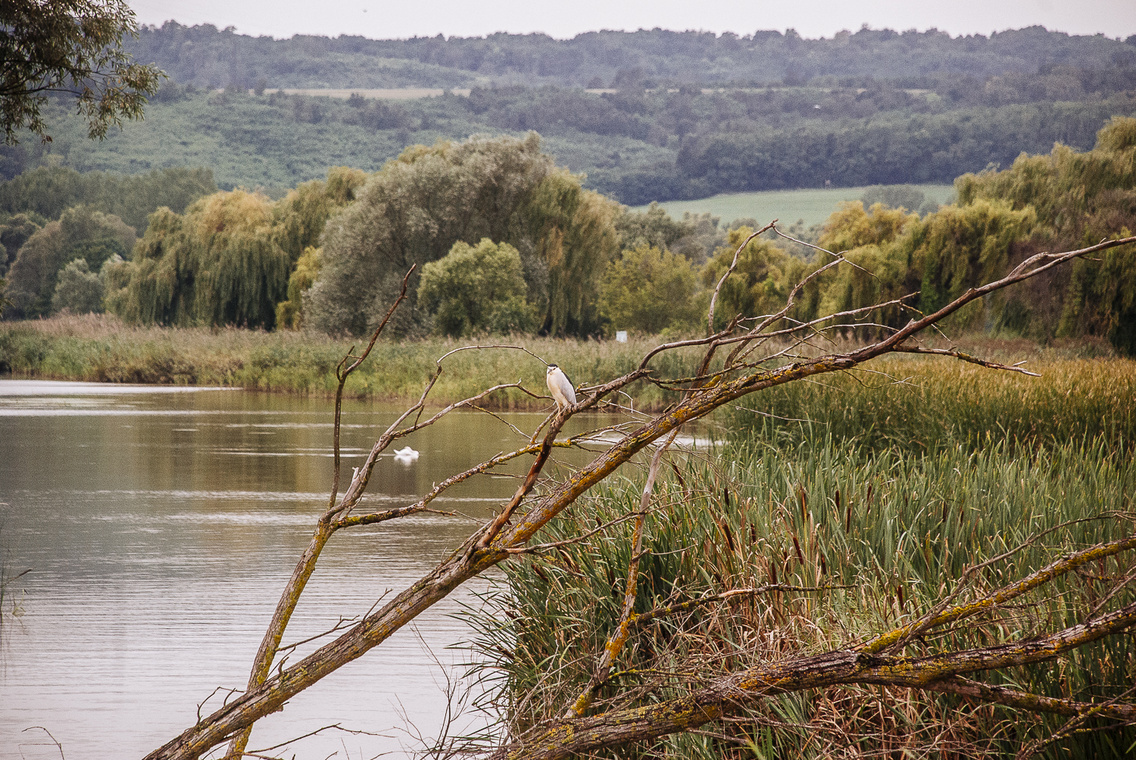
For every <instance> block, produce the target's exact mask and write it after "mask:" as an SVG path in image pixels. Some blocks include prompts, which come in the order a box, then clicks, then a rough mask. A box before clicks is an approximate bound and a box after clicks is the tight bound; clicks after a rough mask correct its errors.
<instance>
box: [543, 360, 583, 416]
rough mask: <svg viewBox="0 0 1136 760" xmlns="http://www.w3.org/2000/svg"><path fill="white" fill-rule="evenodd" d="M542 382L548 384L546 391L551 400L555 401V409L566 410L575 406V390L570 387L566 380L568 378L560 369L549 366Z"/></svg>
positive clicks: (570, 384) (553, 365) (568, 381)
mask: <svg viewBox="0 0 1136 760" xmlns="http://www.w3.org/2000/svg"><path fill="white" fill-rule="evenodd" d="M544 382H545V383H547V384H548V390H549V391H550V392H551V393H552V398H553V399H555V400H556V408H557V409H561V408H564V409H567V408H568V407H570V406H574V405H575V403H576V389H575V388H573V387H572V381H571V380H569V379H568V376H567V375H565V374H564V370H562V369H560V367H557V366H556V365H555V364H549V365H548V371H547V372H545V373H544Z"/></svg>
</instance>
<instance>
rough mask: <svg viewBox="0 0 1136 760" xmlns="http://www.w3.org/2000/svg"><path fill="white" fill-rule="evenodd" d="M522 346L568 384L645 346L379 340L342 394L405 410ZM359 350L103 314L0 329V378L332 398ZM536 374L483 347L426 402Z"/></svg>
mask: <svg viewBox="0 0 1136 760" xmlns="http://www.w3.org/2000/svg"><path fill="white" fill-rule="evenodd" d="M478 343H480V344H482V345H486V346H492V345H497V346H500V345H511V346H516V345H521V346H524V347H525V348H527V349H528V350H529V351H531V352H532V353H534V354H536V355H537V356H539V357H541V358H542V359H543V360H545V361H548V362H552V363H556V364H559V365H560V366H562V367H564V369H565V370H566V371H567V372H568V374H569V376H570V377H571V378H572V380H573V381H574V382H575V383H577V384H590V383H598V382H604V381H606V380H609V379H611V378H613V377H617V376H619V375H620V374H623V373H626V372H629V371H631V370H632V369H634V368H635V367H637V366H638V364H639V361H640V359H641V357H642V355H643V354H644V353H645V352H646V351H647V350H648V349H649V348H650V347H651V346H653V345H654V343H653V342H651V341H648V340H646V339H632V340H631V341H629V342H627V343H616V342H614V341H602V342H597V341H576V340H556V339H548V338H531V337H527V336H526V337H504V338H501V337H495V338H486V339H482V340H480V341H463V342H459V341H453V340H445V339H426V340H415V341H389V340H380V341H379V342H378V343H377V344H376V345H375V349H374V351H373V352H372V354H371V357H370V358H369V360H368V361H367V362H366V363H365V364H363V365H362V366H361V367H360V368H359V370H358V371H357V372H356V373H355V374H353V375H352V377H351V380H350V382H349V383H348V386H347V393H348V394H349V395H351V396H354V397H358V398H374V399H383V400H393V401H411V400H415V399H417V398H418V397H419V395H420V394H421V393H422V390H423V388H424V387H425V384H426V381H427V380H428V379H429V377H430V376H431V375H432V373H433V372H434V370H435V368H436V361H437V360H438V359H439V358H440V357H442V356H443V355H444V354H446V353H447V352H450V351H453V350H454V349H456V348H459V347H461V346H469V345H477V344H478ZM365 345H366V341H365V340H361V339H344V338H339V339H337V338H331V337H328V336H326V335H321V334H314V333H304V332H298V333H297V332H286V331H278V332H271V333H269V332H263V331H256V330H242V329H237V328H224V329H208V328H166V327H139V326H131V325H126V324H124V323H122V322H120V321H119V320H117V319H115V318H113V317H110V316H105V315H86V316H82V317H74V316H62V317H53V318H51V319H46V320H40V321H28V322H18V323H6V324H0V373H6V374H11V375H14V376H20V377H36V378H45V379H58V380H79V381H87V382H114V383H156V384H174V385H202V386H205V385H222V386H236V387H243V388H249V389H255V390H264V391H274V392H283V393H299V394H308V395H317V396H319V395H333V394H334V393H335V386H336V379H335V367H336V365H337V364H338V363H339V361H340V360H341V359H342V358H343V357H344V356H345V355H346V354H347V353H348V352H349V351H351V350H352V349H354V350H355V351H360V350H362V348H363V347H364V346H365ZM654 366H656V367H657V368H658V369H659V370H660V372H663V373H667V374H669V375H670V376H683V375H689V374H691V373H692V372H693V370H694V367H695V366H696V360H695V359H694V358H693V354H687V355H676V356H666V357H660V358H659V359H658V360H656V362H655V364H654ZM544 369H545V368H544V364H543V363H541V361H540V360H538V359H537V358H534V357H533V356H530V355H529V354H526V353H524V352H523V351H518V350H515V349H506V348H486V349H484V350H480V351H461V352H458V353H454V354H451V355H450V356H449V357H448V358H447V359H446V360H445V362H444V369H443V372H442V375H441V377H440V378H439V380H438V383H437V385H436V386H435V387H434V389H433V391H432V393H431V396H430V398H431V400H432V401H433V402H435V403H439V404H442V403H448V402H452V401H457V400H459V399H462V398H466V397H468V396H472V395H474V394H476V393H478V392H480V391H482V390H484V389H485V388H487V387H490V386H493V385H497V384H501V383H510V382H517V381H520V382H523V383H524V385H525V387H527V388H529V389H530V390H532V391H534V392H536V393H544V392H545V391H544ZM631 393H632V400H633V401H634V402H635V403H636V405H637V406H640V407H644V408H657V407H659V406H662V405H664V404H665V403H667V402H668V401H669V400H670V398H672V397H673V394H669V392H667V391H663V390H660V389H659V388H657V387H655V386H653V385H650V384H648V383H638V384H637V385H636V386H635V387H634V388H632V389H631ZM547 404H548V401H547V399H543V400H541V399H533V398H531V397H530V396H527V395H525V394H523V393H521V392H519V391H507V392H502V393H500V394H498V395H497V396H496V397H495V398H493V399H491V400H490V402H489V405H494V406H497V407H500V408H532V407H540V406H546V405H547Z"/></svg>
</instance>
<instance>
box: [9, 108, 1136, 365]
mask: <svg viewBox="0 0 1136 760" xmlns="http://www.w3.org/2000/svg"><path fill="white" fill-rule="evenodd" d="M540 145H541V144H540V139H539V137H538V136H537V135H535V134H533V133H530V134H529V135H528V136H527V137H525V138H524V139H514V138H511V137H501V138H489V137H475V138H470V139H469V140H466V141H464V142H461V143H449V142H442V143H438V144H436V145H434V146H432V147H425V146H417V147H415V148H412V149H408V150H407V151H406V152H404V153H403V155H402V156H400V158H399V159H398V160H397V161H393V162H390V163H388V164H387V165H386V166H385V167H384V168H383V169H382V170H381V171H379V172H376V173H374V174H371V175H367V174H366V173H364V172H362V171H359V170H355V169H346V168H337V169H333V170H331V171H330V172H329V173H328V176H327V178H326V179H325V180H313V181H311V182H307V183H304V184H302V185H300V186H298V187H297V188H295V189H294V190H292V191H290V192H289V193H288V194H287V195H286V196H284V197H283V198H282V199H280V200H278V201H272V200H271V199H269V198H268V197H266V196H265V195H263V194H260V193H254V192H248V191H245V190H234V191H222V192H217V193H213V194H210V195H206V196H204V197H201V198H199V199H198V200H196V201H193V202H192V203H191V204H190V205H189V206H188V207H187V208H186V210H185V211H184V213H181V214H179V213H176V212H174V211H173V210H171V209H168V208H161V209H158V210H157V211H155V212H154V213H153V214H151V215H150V218H149V223H148V225H147V227H146V230H145V232H144V234H142V235H141V237H140V239H138V241H137V244H134V242H133V241H134V235H135V230H134V228H132V227H130V226H129V225H126V224H125V223H124V222H123V221H122V219H121V218H120V217H118V216H117V215H115V214H112V213H104V212H101V211H96V210H94V209H93V208H92V207H91V206H87V205H81V206H76V207H72V208H70V209H68V210H66V211H64V212H63V213H62V215H61V216H60V219H59V220H58V221H55V222H48V223H46V224H44V225H43V226H42V227H39V226H38V224H37V222H36V221H35V219H33V218H32V217H31V216H29V215H27V214H21V215H17V216H14V217H11V218H9V220H8V222H7V224H6V225H5V226H4V228H3V230H0V237H3V236H4V235H6V236H8V237H9V238H11V240H12V242H11V244H10V245H9V246H8V247H6V249H5V250H6V251H9V255H10V250H11V249H12V248H15V249H16V255H15V258H14V260H13V261H12V262H11V265H10V267H9V268H8V271H7V273H6V276H7V281H8V282H7V287H6V289H5V292H4V295H5V298H6V299H7V301H8V306H7V308H6V310H5V315H6V316H7V317H8V318H11V317H25V318H26V317H37V316H45V315H48V314H50V313H53V312H54V311H59V310H64V309H69V310H71V311H82V310H85V309H87V308H90V306H89V304H91V303H98V301H99V299H98V297H97V295H92V294H94V293H97V292H98V291H99V290H100V289H101V292H102V294H103V295H102V299H101V308H105V309H106V310H108V311H110V312H112V313H115V314H117V315H118V316H120V317H122V318H124V319H126V320H127V321H128V322H131V323H138V324H166V325H177V326H217V327H220V326H230V325H233V326H240V327H254V328H263V329H272V328H275V327H291V328H297V327H304V328H308V329H316V330H318V331H321V332H327V333H331V334H337V333H350V334H353V335H361V334H364V333H366V332H367V331H369V330H370V329H372V328H373V327H374V326H375V325H376V324H377V322H378V320H379V319H380V318H381V316H382V314H383V312H384V311H385V306H384V304H386V303H389V302H390V301H391V299H392V298H393V295H394V293H395V292H397V290H398V288H399V287H400V283H401V282H402V278H403V276H404V275H406V273H407V272H411V276H410V281H409V283H410V289H409V292H408V303H407V304H406V306H405V307H404V309H402V310H400V312H399V313H398V314H397V315H396V319H395V322H394V323H392V325H391V331H392V333H393V334H396V335H398V336H399V337H402V338H420V337H424V336H426V335H428V334H431V333H434V334H448V335H451V336H453V337H469V336H472V335H474V334H479V333H485V332H493V331H514V332H518V333H528V334H534V333H535V334H539V335H548V336H552V337H576V338H589V337H596V336H603V335H606V336H609V337H610V336H611V335H612V334H614V333H615V332H617V331H620V330H625V331H629V332H633V333H638V334H641V335H644V334H652V333H660V334H663V335H672V336H673V335H690V334H697V333H699V332H700V331H701V330H703V329H705V328H704V327H702V326H701V325H700V324H699V320H698V318H697V316H696V315H697V314H699V313H702V312H703V311H704V308H705V305H704V304H705V302H706V301H707V300H708V299H709V294H710V291H711V289H712V288H713V287H714V284H715V283H716V282H717V281H718V280H719V278H720V277H721V276H722V275H723V274H724V273H725V272H726V271H727V270H728V269H730V268H731V266H733V269H732V274H731V276H730V278H729V279H728V281H727V282H726V283H725V284H724V286H723V287H722V289H721V306H722V308H720V309H719V310H718V311H717V316H718V323H717V324H715V328H718V327H721V326H722V325H724V324H725V322H726V321H727V320H728V319H730V317H731V316H732V315H734V314H740V313H768V311H769V310H770V309H772V308H773V305H774V304H777V303H781V302H783V300H784V298H785V296H786V295H787V294H788V293H789V292H790V291H791V290H792V289H793V288H794V287H795V286H796V285H797V284H798V283H802V282H806V281H807V282H808V285H807V287H806V288H805V291H804V293H803V294H802V298H801V299H799V301H798V302H797V303H796V304H794V306H793V308H792V314H791V316H792V317H793V318H795V319H798V320H801V321H808V320H810V319H813V318H815V317H816V316H817V315H819V314H822V313H837V312H840V313H847V316H845V317H841V318H840V319H841V320H843V321H844V322H846V323H848V324H849V325H851V324H852V323H854V322H855V321H856V319H857V318H855V317H854V316H853V315H854V313H855V310H856V309H859V308H861V307H864V306H866V305H868V304H872V303H876V302H881V303H882V302H887V304H886V305H885V306H883V307H882V308H881V309H880V310H878V311H877V312H876V313H875V314H874V315H873V322H874V325H875V327H874V329H875V330H876V334H882V331H886V330H888V329H894V328H897V327H899V326H901V325H902V324H904V323H905V322H906V321H907V320H908V319H910V318H911V316H912V315H914V314H917V313H929V312H932V311H934V310H936V309H938V308H939V307H940V306H941V305H942V304H944V303H946V302H947V301H949V300H951V299H953V298H955V297H957V296H958V295H959V294H961V293H963V292H965V291H966V290H967V289H968V288H971V287H974V286H975V285H977V284H978V283H980V282H982V281H984V280H985V279H988V278H989V277H991V276H992V275H993V274H994V273H995V272H998V271H1004V270H1005V269H1006V268H1007V267H1010V266H1013V265H1015V264H1016V263H1018V262H1020V261H1022V260H1024V259H1026V258H1028V257H1029V256H1030V255H1032V254H1034V253H1036V252H1038V251H1041V250H1054V249H1057V248H1073V247H1077V246H1081V245H1086V244H1089V243H1091V242H1093V241H1096V240H1100V239H1102V238H1104V237H1107V236H1109V235H1114V234H1115V235H1126V234H1128V233H1129V231H1130V230H1131V229H1132V228H1133V226H1134V223H1133V219H1134V218H1136V208H1134V207H1133V197H1134V195H1133V193H1134V192H1136V191H1134V190H1133V189H1132V188H1133V185H1134V183H1136V119H1131V118H1117V119H1114V120H1112V121H1110V122H1109V124H1108V125H1107V126H1106V127H1105V128H1104V129H1102V130H1101V131H1100V133H1099V135H1098V138H1097V146H1096V147H1095V148H1094V149H1093V150H1091V151H1088V152H1084V153H1079V152H1077V151H1074V150H1072V149H1071V148H1068V147H1066V146H1062V145H1058V146H1056V147H1055V148H1054V149H1053V151H1052V152H1051V153H1050V154H1048V155H1044V156H1025V155H1023V156H1021V157H1019V158H1018V159H1017V160H1016V161H1015V162H1014V164H1013V166H1011V167H1010V168H1009V169H1007V170H1005V171H1001V172H998V171H986V172H982V173H979V174H967V175H963V176H962V177H960V178H958V180H957V181H956V184H955V188H956V193H957V200H956V202H955V203H953V204H949V205H946V206H942V207H937V208H926V209H923V213H922V214H920V213H918V212H916V211H909V210H907V208H906V207H905V205H903V204H904V203H905V202H906V201H903V200H895V201H892V200H890V199H889V196H888V195H887V194H886V193H881V194H880V197H881V200H880V201H879V202H875V203H871V204H870V205H868V206H867V207H865V204H864V203H863V202H859V203H851V204H846V205H844V206H843V207H842V208H841V209H840V210H838V211H837V212H836V213H834V214H833V215H832V216H830V217H829V219H828V221H827V222H826V223H825V224H824V225H823V226H822V227H820V228H819V229H818V228H809V229H804V228H799V229H798V228H792V227H790V228H789V232H791V233H792V236H797V237H795V238H793V237H792V236H785V235H782V234H780V233H781V230H772V231H768V232H767V234H766V235H765V236H763V237H760V238H753V237H751V234H752V233H753V232H754V230H755V228H757V226H758V222H757V221H756V220H753V219H748V220H735V221H734V222H733V223H732V224H730V225H729V227H728V228H726V229H723V228H722V226H721V225H720V223H719V220H716V219H712V218H709V217H697V218H695V217H687V218H685V219H684V220H682V221H675V220H672V219H670V218H669V217H668V216H667V215H666V213H665V212H663V211H662V210H661V209H660V208H658V207H651V208H649V209H648V210H647V211H644V212H635V211H630V210H628V209H627V208H626V207H623V206H620V205H619V204H616V203H615V202H613V201H612V200H611V199H609V198H606V197H604V196H602V195H600V194H599V193H596V192H594V191H591V190H587V189H586V188H584V187H583V186H582V184H581V182H580V178H579V177H577V176H575V175H572V174H570V173H568V172H566V171H564V170H563V169H561V168H557V167H556V166H555V164H554V163H553V161H552V159H551V158H550V157H549V156H548V155H547V154H545V153H543V152H542V151H541V149H540ZM49 174H50V173H49V172H43V173H42V177H41V179H46V178H47V177H48V176H49ZM155 179H167V180H169V181H170V182H172V183H173V185H174V186H176V187H181V186H182V185H184V183H185V181H186V180H187V179H189V178H187V177H183V176H181V175H177V176H172V175H171V176H170V177H168V178H155ZM913 197H915V196H913ZM893 202H894V203H895V204H897V205H891V204H892V203H893ZM463 246H464V247H463ZM470 246H478V248H477V250H484V251H490V250H492V251H493V252H494V253H493V256H497V257H500V256H502V255H505V254H503V253H502V251H511V253H508V256H514V254H515V258H516V259H517V261H516V262H513V264H516V266H514V265H513V264H509V265H507V266H506V265H505V264H501V266H504V267H505V269H507V270H508V271H510V272H512V273H513V276H514V279H516V282H513V283H511V284H510V285H509V287H507V288H505V287H503V288H485V287H483V286H480V285H478V284H477V282H478V279H477V278H478V276H479V270H480V266H474V267H470V266H465V265H459V264H460V262H459V261H458V260H459V259H461V258H462V257H463V256H465V257H467V258H468V254H467V253H463V251H465V250H466V249H467V248H469V247H470ZM483 246H490V248H483ZM810 246H811V247H810ZM817 246H819V248H818V247H817ZM820 249H824V250H820ZM837 252H840V254H841V255H843V256H845V257H846V258H847V259H848V261H850V262H852V263H853V264H854V266H852V267H845V268H841V269H839V270H834V271H826V272H824V273H823V274H821V275H820V276H818V277H815V278H813V277H811V274H812V273H813V272H817V271H819V270H820V269H821V268H822V267H824V266H825V265H826V264H827V263H828V262H829V261H830V260H831V257H832V256H834V255H836V254H837ZM487 255H488V254H487ZM735 257H736V258H735ZM79 259H82V260H83V261H85V262H86V269H85V270H84V269H83V268H82V267H81V266H79V265H76V266H74V267H72V268H71V269H70V270H68V275H67V277H66V278H65V279H66V283H64V282H62V281H61V273H62V272H63V271H64V269H66V268H67V267H68V266H69V265H71V264H73V263H74V262H76V261H77V260H79ZM502 261H504V260H503V259H502ZM510 261H512V259H510ZM496 266H497V265H493V267H496ZM1134 267H1136V259H1134V258H1133V256H1132V252H1131V251H1130V250H1127V249H1125V248H1117V249H1112V250H1109V251H1107V252H1106V253H1105V254H1104V255H1103V256H1102V258H1101V259H1099V260H1092V261H1078V262H1076V264H1075V265H1074V266H1073V267H1071V268H1069V269H1067V270H1063V271H1062V272H1060V273H1057V274H1054V275H1052V276H1047V277H1044V278H1039V279H1038V280H1036V281H1034V282H1031V284H1030V286H1029V287H1028V288H1024V289H1017V290H1013V291H1010V292H1007V293H1005V294H998V295H996V296H991V297H990V298H986V299H983V301H982V302H981V303H974V304H971V305H970V306H968V307H967V308H966V309H964V310H963V311H961V312H959V313H958V314H955V315H952V316H951V318H950V319H949V320H948V326H950V327H953V328H958V329H962V330H965V331H971V332H977V331H986V332H988V333H991V334H995V335H999V336H1002V337H1015V336H1019V337H1025V338H1028V339H1031V340H1035V341H1038V342H1042V343H1045V342H1049V341H1052V340H1054V339H1085V338H1087V339H1098V338H1104V339H1107V340H1108V341H1110V342H1111V343H1112V345H1113V346H1115V347H1116V348H1117V349H1118V350H1120V351H1122V352H1126V353H1132V352H1134V351H1136V285H1134V283H1136V269H1134ZM426 269H429V271H430V272H431V274H430V276H429V277H428V278H427V280H429V284H428V287H427V291H428V293H427V296H428V297H427V298H425V299H424V300H423V301H422V302H421V303H419V290H420V287H421V279H420V278H421V277H422V276H423V273H424V272H425V271H426ZM502 271H504V270H502ZM517 278H519V279H517ZM522 281H523V282H522ZM60 288H63V290H60ZM494 315H495V316H494Z"/></svg>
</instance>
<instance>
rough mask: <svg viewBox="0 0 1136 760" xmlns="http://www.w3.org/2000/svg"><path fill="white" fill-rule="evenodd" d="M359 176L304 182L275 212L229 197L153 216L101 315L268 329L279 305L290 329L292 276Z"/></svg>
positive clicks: (347, 173) (258, 197)
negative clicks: (123, 282) (125, 278)
mask: <svg viewBox="0 0 1136 760" xmlns="http://www.w3.org/2000/svg"><path fill="white" fill-rule="evenodd" d="M365 176H366V175H365V174H364V173H363V172H362V171H359V170H356V169H347V168H342V167H337V168H333V169H331V170H330V171H329V172H328V178H327V180H326V181H324V180H312V181H311V182H305V183H303V184H302V185H300V186H299V187H297V188H295V189H294V190H292V191H290V192H289V193H288V194H287V195H286V196H285V197H284V198H283V199H281V200H280V201H278V202H275V203H274V202H273V201H271V200H270V199H269V198H267V197H266V196H264V195H263V194H260V193H250V192H248V191H245V190H233V191H229V192H219V193H214V194H212V195H209V196H206V197H204V198H201V199H199V200H198V201H196V202H195V203H193V204H192V205H191V206H190V207H189V208H187V209H186V211H185V214H175V213H174V212H172V211H171V210H170V209H168V208H160V209H158V210H157V211H155V212H154V213H153V214H151V215H150V219H149V225H148V226H147V229H146V234H145V235H144V236H143V237H142V240H141V241H139V244H138V247H137V248H136V249H135V251H134V256H133V260H131V261H128V262H126V270H129V271H130V282H129V284H128V285H127V286H126V288H125V289H120V290H119V291H116V292H114V293H113V294H111V296H110V302H109V304H108V305H109V306H110V308H111V309H112V310H113V311H115V312H116V313H118V314H119V315H121V316H123V317H125V318H127V319H131V320H134V321H140V322H147V323H149V322H156V323H160V324H173V325H192V324H205V325H239V326H246V327H260V328H267V329H271V328H272V327H274V326H275V325H276V320H277V312H278V308H279V307H280V304H281V303H286V304H289V306H288V307H283V308H282V310H281V311H280V313H281V314H283V315H285V318H286V319H287V321H288V326H295V325H296V324H297V323H298V321H299V319H300V316H299V309H298V308H297V306H298V304H299V302H300V298H301V295H302V290H303V284H304V278H303V277H300V278H299V279H298V280H297V283H296V284H295V287H294V289H293V292H292V293H291V294H289V291H288V286H289V278H290V275H292V274H293V273H294V271H295V269H296V267H297V265H298V263H299V260H300V259H301V257H302V256H303V254H304V252H305V251H307V250H317V249H314V246H316V245H318V243H319V240H320V237H321V235H322V233H323V229H324V225H325V224H326V223H327V220H328V218H329V217H331V216H332V215H333V214H334V213H336V212H337V211H338V210H339V209H341V208H343V207H344V206H346V205H348V204H349V203H351V202H352V201H353V200H354V197H355V196H354V193H355V189H356V188H358V187H359V186H360V185H361V184H362V182H363V180H364V179H365ZM311 256H317V257H318V254H311ZM311 256H310V257H309V260H308V261H306V262H305V267H304V273H305V274H308V273H310V271H311V269H312V261H311Z"/></svg>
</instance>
